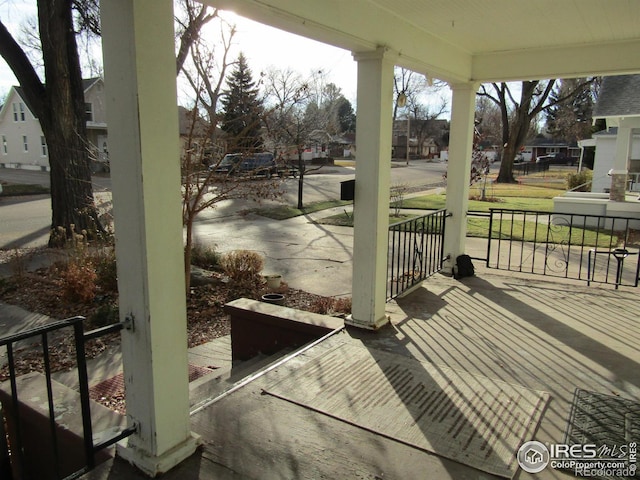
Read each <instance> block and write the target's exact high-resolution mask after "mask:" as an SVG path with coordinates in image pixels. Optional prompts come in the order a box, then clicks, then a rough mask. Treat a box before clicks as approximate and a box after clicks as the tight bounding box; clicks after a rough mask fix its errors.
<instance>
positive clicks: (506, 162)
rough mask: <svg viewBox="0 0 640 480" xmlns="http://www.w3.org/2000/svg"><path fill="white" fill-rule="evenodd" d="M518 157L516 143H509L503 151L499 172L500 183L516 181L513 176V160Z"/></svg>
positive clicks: (497, 180) (498, 180)
mask: <svg viewBox="0 0 640 480" xmlns="http://www.w3.org/2000/svg"><path fill="white" fill-rule="evenodd" d="M515 158H516V148H515V145H512V144H507V146H506V147H504V150H503V151H502V160H501V162H500V171H499V172H498V178H497V179H496V182H498V183H516V179H515V178H514V177H513V162H514V160H515Z"/></svg>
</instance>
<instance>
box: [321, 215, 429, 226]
mask: <svg viewBox="0 0 640 480" xmlns="http://www.w3.org/2000/svg"><path fill="white" fill-rule="evenodd" d="M416 216H417V215H404V214H400V215H399V216H395V215H389V225H393V224H394V223H398V222H402V221H404V220H408V219H410V218H414V217H416ZM317 223H320V224H322V225H337V226H339V227H353V213H349V214H348V215H347V213H346V212H343V213H339V214H337V215H331V216H329V217H324V218H322V219H320V220H319V221H318V222H317Z"/></svg>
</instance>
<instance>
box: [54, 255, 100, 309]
mask: <svg viewBox="0 0 640 480" xmlns="http://www.w3.org/2000/svg"><path fill="white" fill-rule="evenodd" d="M96 279H97V275H96V270H95V267H94V266H93V263H91V262H90V261H83V262H76V261H71V262H69V263H68V264H67V266H66V268H64V269H61V270H60V284H61V287H62V298H63V299H65V300H68V301H70V302H82V303H90V302H92V301H93V298H94V297H95V294H96V288H97V286H96Z"/></svg>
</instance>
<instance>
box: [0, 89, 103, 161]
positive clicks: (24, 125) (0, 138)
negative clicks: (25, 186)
mask: <svg viewBox="0 0 640 480" xmlns="http://www.w3.org/2000/svg"><path fill="white" fill-rule="evenodd" d="M83 83H84V97H85V113H86V117H87V137H88V138H87V139H88V141H89V148H90V154H91V159H92V160H93V161H94V163H95V165H96V166H100V165H104V163H105V162H106V161H107V160H108V151H109V150H108V142H107V119H106V110H105V98H104V81H103V80H102V79H101V78H89V79H86V80H83ZM0 142H1V145H0V167H4V168H24V169H28V170H44V171H48V170H49V152H48V148H47V142H46V141H45V138H44V135H43V133H42V128H40V122H39V121H38V119H37V118H36V116H35V115H34V114H33V112H32V109H31V107H30V105H29V102H28V101H27V100H26V98H25V95H24V93H23V91H22V88H21V87H16V86H14V87H11V90H10V91H9V95H8V97H7V100H6V102H5V104H4V105H3V106H2V107H1V108H0Z"/></svg>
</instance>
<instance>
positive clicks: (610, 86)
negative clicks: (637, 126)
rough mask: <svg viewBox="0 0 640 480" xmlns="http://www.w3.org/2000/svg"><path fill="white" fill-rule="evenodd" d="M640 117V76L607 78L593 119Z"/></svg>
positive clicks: (603, 83) (603, 82) (604, 80)
mask: <svg viewBox="0 0 640 480" xmlns="http://www.w3.org/2000/svg"><path fill="white" fill-rule="evenodd" d="M628 116H634V117H635V116H640V75H616V76H612V77H605V78H604V79H603V80H602V87H601V89H600V94H599V95H598V101H597V103H596V105H595V108H594V110H593V118H606V117H628Z"/></svg>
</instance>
